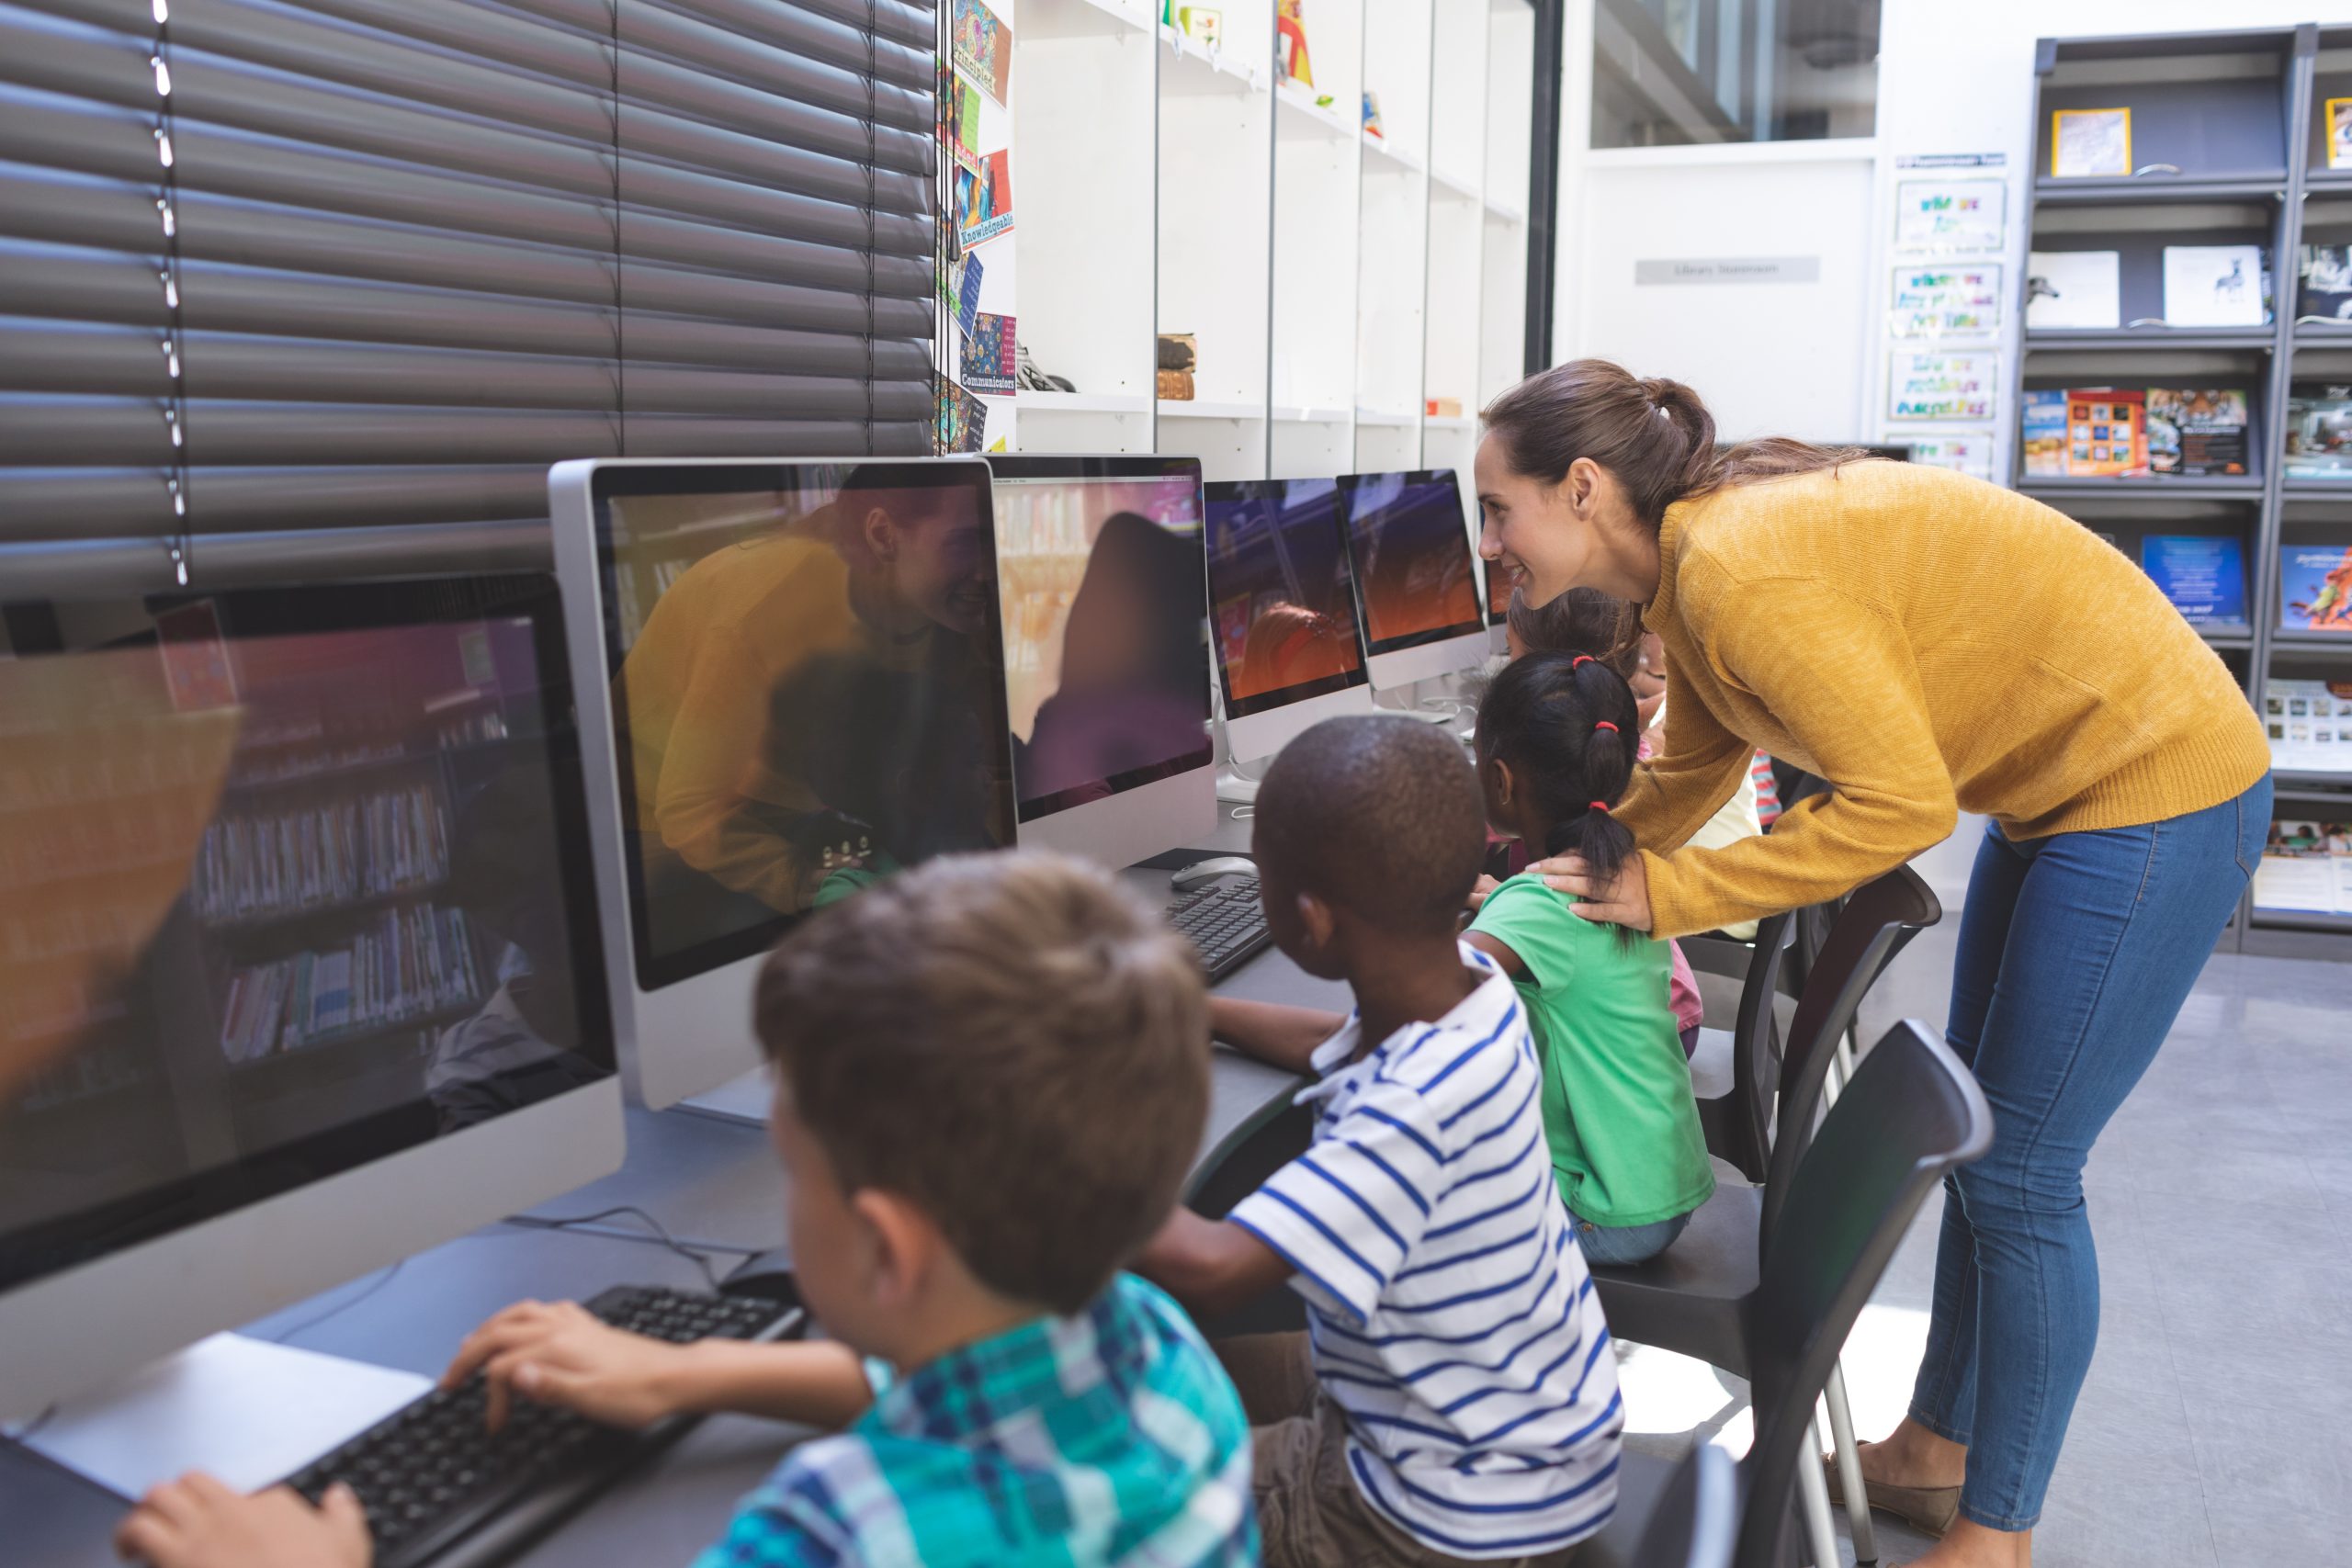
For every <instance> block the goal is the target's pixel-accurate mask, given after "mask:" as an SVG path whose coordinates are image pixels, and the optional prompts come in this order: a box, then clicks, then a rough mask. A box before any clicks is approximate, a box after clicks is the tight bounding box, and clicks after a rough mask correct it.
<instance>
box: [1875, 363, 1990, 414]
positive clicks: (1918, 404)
mask: <svg viewBox="0 0 2352 1568" xmlns="http://www.w3.org/2000/svg"><path fill="white" fill-rule="evenodd" d="M1889 358H1890V360H1891V362H1892V366H1891V373H1890V374H1889V375H1888V377H1887V379H1886V387H1887V400H1886V402H1887V409H1886V417H1887V418H1889V419H1893V420H1961V421H1966V420H1979V419H1991V418H1992V417H1993V400H1994V399H1995V397H1996V396H1997V395H1998V391H1997V389H1998V388H1999V386H2000V381H2001V378H2000V365H2001V356H2000V354H1999V353H1998V352H1997V351H1996V350H1994V349H1989V348H1987V349H1974V350H1968V351H1964V352H1962V353H1958V354H1896V355H1890V356H1889Z"/></svg>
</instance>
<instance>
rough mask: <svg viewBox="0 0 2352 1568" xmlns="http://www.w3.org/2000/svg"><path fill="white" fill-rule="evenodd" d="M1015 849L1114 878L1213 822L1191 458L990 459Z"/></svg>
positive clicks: (1196, 492) (1197, 495) (1195, 475)
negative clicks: (1023, 847)
mask: <svg viewBox="0 0 2352 1568" xmlns="http://www.w3.org/2000/svg"><path fill="white" fill-rule="evenodd" d="M989 469H990V471H991V472H992V473H993V474H994V476H995V485H996V560H997V573H998V582H999V585H1000V588H1001V618H1002V621H1003V626H1004V678H1005V707H1006V716H1007V720H1008V722H1009V724H1010V726H1011V729H1012V776H1013V783H1014V785H1015V795H1016V797H1017V800H1018V803H1019V817H1020V829H1019V838H1020V841H1021V842H1022V843H1023V844H1027V845H1044V846H1046V847H1049V848H1053V849H1058V850H1063V851H1066V852H1069V853H1071V854H1078V855H1084V856H1086V857H1087V858H1089V859H1091V860H1095V861H1098V862H1101V863H1103V864H1106V865H1109V866H1112V867H1114V868H1116V867H1121V866H1126V865H1130V864H1133V863H1135V862H1136V861H1140V860H1144V859H1147V858H1148V857H1150V856H1153V855H1157V854H1159V853H1161V852H1164V851H1167V850H1171V849H1177V848H1181V847H1182V846H1185V845H1194V844H1201V843H1204V842H1206V841H1207V840H1208V837H1209V835H1210V833H1211V832H1212V831H1214V830H1215V829H1216V750H1215V747H1214V745H1213V744H1212V742H1211V739H1210V733H1209V722H1210V710H1209V664H1208V646H1207V630H1206V628H1207V624H1208V621H1207V612H1208V589H1207V586H1206V582H1205V580H1204V572H1203V569H1202V563H1201V549H1202V546H1201V536H1202V526H1203V525H1202V518H1201V465H1200V460H1199V459H1198V458H1194V457H1031V456H1026V455H1023V456H1015V457H1002V456H992V457H989Z"/></svg>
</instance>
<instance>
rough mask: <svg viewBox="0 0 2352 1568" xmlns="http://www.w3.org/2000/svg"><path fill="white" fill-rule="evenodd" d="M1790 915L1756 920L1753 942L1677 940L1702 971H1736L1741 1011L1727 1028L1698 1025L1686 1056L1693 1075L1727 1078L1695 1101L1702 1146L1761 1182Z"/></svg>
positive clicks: (1791, 937) (1768, 1153)
mask: <svg viewBox="0 0 2352 1568" xmlns="http://www.w3.org/2000/svg"><path fill="white" fill-rule="evenodd" d="M1795 927H1796V919H1795V917H1794V916H1792V915H1774V916H1772V917H1771V918H1770V919H1765V920H1762V921H1759V922H1758V925H1757V928H1756V940H1755V941H1754V942H1733V941H1731V940H1730V939H1728V938H1722V939H1717V938H1705V939H1694V940H1691V941H1688V942H1683V943H1682V956H1683V957H1684V958H1685V959H1687V960H1689V962H1690V964H1691V968H1692V969H1693V970H1696V971H1699V972H1701V973H1703V974H1710V975H1722V976H1733V975H1737V976H1741V977H1742V980H1743V983H1742V985H1741V987H1740V993H1739V1014H1738V1017H1737V1019H1736V1021H1734V1022H1733V1024H1732V1027H1731V1028H1730V1029H1729V1030H1728V1031H1724V1030H1714V1029H1702V1030H1700V1031H1699V1046H1698V1049H1697V1051H1696V1052H1695V1053H1693V1055H1692V1056H1691V1076H1692V1077H1693V1078H1694V1079H1696V1078H1699V1077H1705V1078H1707V1079H1709V1080H1711V1081H1719V1082H1720V1081H1728V1084H1729V1088H1728V1089H1725V1090H1724V1093H1722V1094H1719V1095H1711V1096H1708V1097H1706V1098H1703V1099H1702V1100H1700V1101H1699V1128H1700V1131H1701V1132H1702V1133H1703V1134H1705V1135H1706V1139H1707V1152H1708V1153H1709V1154H1711V1155H1713V1156H1715V1157H1716V1158H1717V1159H1719V1160H1722V1161H1723V1162H1724V1164H1726V1165H1728V1166H1730V1167H1731V1168H1734V1169H1735V1170H1736V1171H1738V1172H1739V1173H1740V1175H1741V1176H1743V1177H1745V1178H1746V1179H1747V1180H1748V1181H1749V1182H1750V1183H1752V1184H1757V1185H1760V1184H1761V1183H1762V1182H1763V1180H1764V1172H1765V1168H1766V1167H1767V1166H1768V1164H1769V1163H1770V1158H1771V1147H1772V1124H1771V1121H1770V1114H1771V1103H1772V1100H1771V1095H1770V1091H1769V1089H1768V1088H1767V1087H1766V1086H1768V1085H1770V1084H1771V1083H1776V1082H1778V1081H1779V1073H1780V1068H1779V1061H1780V1051H1781V1044H1780V1028H1779V1019H1778V1017H1777V1015H1776V1014H1775V1013H1774V1011H1773V1007H1772V1004H1773V1001H1774V998H1777V997H1778V996H1779V995H1780V994H1781V975H1782V973H1783V971H1784V969H1785V967H1786V964H1787V959H1788V955H1789V945H1790V943H1791V942H1793V941H1794V940H1795V936H1796V930H1795Z"/></svg>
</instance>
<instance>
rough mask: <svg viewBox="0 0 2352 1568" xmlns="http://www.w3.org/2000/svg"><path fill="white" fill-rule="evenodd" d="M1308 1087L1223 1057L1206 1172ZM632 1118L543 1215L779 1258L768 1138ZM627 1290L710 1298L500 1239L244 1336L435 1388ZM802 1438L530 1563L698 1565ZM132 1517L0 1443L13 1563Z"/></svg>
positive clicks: (683, 1466)
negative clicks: (611, 1216)
mask: <svg viewBox="0 0 2352 1568" xmlns="http://www.w3.org/2000/svg"><path fill="white" fill-rule="evenodd" d="M1236 834H1237V826H1236V825H1232V824H1231V823H1230V821H1229V818H1228V825H1227V827H1226V828H1225V829H1223V830H1221V831H1220V833H1219V835H1218V837H1219V839H1220V840H1227V843H1228V847H1238V844H1235V843H1233V841H1232V840H1233V839H1234V837H1235V835H1236ZM1244 841H1246V838H1245V840H1244ZM1135 875H1136V877H1137V878H1138V879H1139V884H1138V885H1139V886H1157V887H1158V888H1159V891H1160V894H1161V896H1162V897H1164V896H1165V890H1166V886H1167V884H1166V882H1165V880H1164V878H1161V877H1154V878H1153V879H1152V881H1151V882H1148V883H1147V882H1143V881H1141V880H1140V879H1142V878H1144V877H1145V876H1147V875H1148V874H1143V873H1136V874H1135ZM1217 990H1218V991H1219V993H1220V994H1224V995H1229V996H1238V997H1248V998H1254V999H1259V1000H1270V1001H1271V1000H1279V1001H1288V1002H1296V1003H1299V1004H1301V1005H1305V1006H1328V1007H1333V1008H1340V1009H1344V1008H1345V1007H1346V1006H1347V1005H1348V1002H1347V999H1346V990H1345V988H1344V987H1340V986H1338V985H1336V984H1333V983H1330V982H1326V981H1318V980H1315V979H1312V978H1310V977H1309V976H1306V975H1305V974H1303V973H1301V972H1300V971H1299V970H1298V968H1297V967H1296V966H1295V965H1294V964H1291V963H1290V961H1289V960H1287V959H1285V958H1283V956H1282V955H1281V954H1280V953H1272V952H1269V953H1264V954H1261V956H1259V957H1258V958H1256V959H1253V960H1252V961H1251V962H1250V963H1249V964H1246V965H1244V966H1243V967H1242V968H1241V969H1240V970H1239V971H1238V972H1237V973H1236V974H1234V975H1233V976H1230V977H1228V978H1227V980H1226V981H1225V982H1224V983H1223V984H1222V985H1220V986H1219V987H1217ZM1294 1085H1295V1079H1293V1078H1292V1077H1290V1076H1289V1075H1288V1074H1285V1073H1283V1072H1280V1071H1278V1070H1276V1069H1274V1068H1271V1067H1267V1066H1263V1065H1261V1064H1259V1063H1256V1062H1252V1061H1250V1060H1248V1059H1246V1058H1244V1057H1241V1056H1238V1055H1234V1054H1233V1053H1232V1052H1230V1051H1228V1050H1227V1049H1225V1048H1224V1047H1222V1046H1220V1047H1218V1048H1217V1053H1216V1077H1215V1079H1214V1083H1213V1094H1212V1102H1211V1106H1210V1112H1209V1125H1208V1128H1207V1131H1206V1134H1205V1136H1204V1140H1203V1155H1204V1157H1205V1156H1213V1155H1214V1156H1221V1155H1222V1154H1223V1153H1226V1152H1229V1151H1230V1149H1231V1147H1232V1146H1234V1145H1237V1144H1238V1143H1239V1142H1240V1141H1242V1140H1243V1139H1245V1138H1246V1137H1247V1135H1248V1134H1249V1133H1250V1131H1252V1130H1254V1129H1255V1128H1256V1127H1257V1126H1259V1125H1261V1124H1262V1123H1263V1122H1265V1121H1266V1120H1267V1119H1268V1118H1269V1117H1271V1116H1272V1114H1273V1113H1274V1112H1275V1111H1278V1110H1279V1109H1280V1108H1281V1106H1282V1104H1283V1100H1284V1099H1285V1098H1286V1097H1287V1095H1288V1093H1289V1091H1290V1090H1291V1089H1292V1088H1293V1087H1294ZM623 1203H626V1204H633V1205H635V1206H637V1207H639V1208H641V1209H643V1210H645V1211H646V1212H647V1213H650V1214H652V1215H654V1216H655V1217H657V1218H658V1219H660V1221H661V1222H662V1224H663V1225H664V1226H666V1227H667V1228H668V1229H669V1230H670V1231H671V1232H672V1234H673V1235H676V1236H678V1237H679V1238H681V1239H682V1240H687V1241H695V1242H707V1243H712V1244H718V1245H722V1246H726V1247H738V1248H745V1249H751V1248H767V1247H777V1246H780V1245H782V1243H783V1239H784V1228H783V1214H784V1192H783V1187H782V1177H781V1176H780V1175H779V1174H778V1172H777V1169H776V1165H775V1157H774V1156H773V1155H772V1154H771V1153H770V1152H769V1149H768V1146H767V1135H766V1134H765V1132H764V1131H763V1130H762V1129H760V1128H758V1127H752V1126H746V1125H742V1124H740V1123H730V1122H721V1121H718V1120H716V1119H714V1118H710V1117H707V1116H700V1115H696V1114H695V1113H694V1112H691V1111H643V1110H639V1109H635V1108H632V1109H631V1110H630V1111H628V1161H627V1163H626V1164H625V1165H624V1166H623V1167H622V1168H621V1169H620V1170H619V1171H617V1172H616V1173H615V1174H614V1175H612V1176H610V1177H607V1178H605V1179H603V1180H601V1181H597V1182H594V1183H591V1184H590V1185H589V1186H587V1187H584V1188H582V1189H580V1190H578V1191H575V1192H571V1193H568V1194H566V1195H565V1196H564V1197H563V1198H561V1199H560V1200H557V1201H554V1202H551V1203H548V1204H546V1205H543V1206H542V1207H541V1208H540V1209H538V1210H537V1211H534V1213H537V1214H539V1215H541V1216H543V1217H555V1216H571V1215H581V1214H588V1213H594V1212H596V1211H597V1210H600V1209H605V1208H610V1207H612V1206H614V1205H616V1204H623ZM613 1224H615V1225H616V1226H627V1225H628V1224H630V1222H629V1221H628V1220H627V1219H616V1221H614V1222H613ZM721 1267H722V1268H723V1264H722V1265H721ZM619 1283H642V1284H668V1285H678V1286H684V1287H687V1288H690V1289H701V1288H704V1287H705V1283H706V1282H705V1280H703V1278H702V1276H701V1274H700V1272H699V1271H698V1270H697V1269H696V1268H695V1265H694V1264H692V1263H691V1262H689V1261H687V1260H686V1259H685V1258H680V1257H678V1256H677V1255H675V1254H674V1253H672V1252H670V1251H668V1250H667V1249H665V1248H663V1247H660V1246H656V1245H651V1244H650V1243H648V1242H640V1241H634V1240H628V1239H624V1238H622V1237H621V1236H618V1235H605V1234H594V1233H584V1232H581V1231H561V1232H557V1231H544V1230H537V1229H531V1228H527V1227H523V1226H516V1225H511V1224H494V1225H489V1226H485V1227H484V1228H482V1229H481V1230H479V1231H476V1232H474V1233H473V1234H471V1235H466V1236H462V1237H460V1238H458V1240H456V1241H453V1242H450V1243H448V1244H447V1245H446V1246H442V1247H435V1248H433V1249H431V1250H430V1251H427V1252H423V1253H420V1254H418V1255H417V1256H415V1257H413V1258H409V1259H407V1260H406V1261H405V1262H403V1263H401V1265H399V1266H398V1268H397V1269H391V1270H388V1271H385V1272H382V1273H379V1274H374V1275H370V1276H368V1278H366V1279H364V1280H355V1281H353V1282H352V1283H350V1284H348V1285H345V1286H343V1287H340V1288H339V1289H337V1290H334V1291H330V1292H324V1293H323V1294H322V1295H320V1296H318V1297H316V1298H315V1299H313V1300H311V1301H308V1302H304V1303H300V1304H298V1305H295V1306H292V1307H288V1309H286V1310H285V1311H284V1312H281V1313H277V1314H273V1315H272V1316H270V1317H267V1318H264V1319H262V1320H261V1321H260V1322H258V1323H254V1324H249V1325H246V1327H245V1330H244V1332H246V1333H249V1334H253V1335H255V1336H257V1337H263V1338H281V1337H282V1338H284V1339H285V1340H286V1341H287V1342H288V1343H290V1344H296V1345H300V1346H303V1347H305V1348H310V1349H314V1350H322V1351H325V1352H328V1353H329V1354H332V1355H338V1356H347V1357H349V1358H351V1359H355V1360H361V1361H371V1362H375V1363H377V1364H379V1365H381V1366H389V1367H398V1368H402V1369H405V1370H409V1371H419V1372H426V1373H434V1372H438V1371H440V1369H441V1368H442V1367H443V1366H444V1365H445V1364H446V1363H447V1359H448V1357H449V1355H450V1353H451V1352H452V1350H453V1349H454V1348H456V1346H457V1345H458V1341H459V1340H461V1339H462V1338H464V1337H465V1336H466V1334H467V1333H468V1332H469V1331H470V1330H471V1329H472V1328H473V1327H474V1325H476V1324H479V1323H480V1322H481V1320H482V1319H483V1318H485V1317H488V1316H489V1315H490V1314H492V1313H493V1312H496V1311H497V1310H498V1309H499V1308H501V1307H503V1306H505V1305H506V1304H508V1303H511V1302H514V1301H517V1300H520V1299H522V1298H524V1297H529V1296H537V1297H540V1298H564V1297H573V1298H581V1297H586V1296H589V1295H593V1294H594V1293H595V1292H597V1291H599V1290H602V1289H604V1288H605V1286H608V1285H613V1284H619ZM330 1312H332V1314H333V1315H331V1316H328V1315H322V1314H328V1313H330ZM803 1435H805V1434H803V1433H802V1432H801V1431H800V1430H799V1429H797V1428H794V1427H786V1426H780V1425H777V1424H775V1423H773V1422H764V1421H756V1420H752V1419H750V1418H748V1417H738V1416H722V1417H718V1418H714V1419H711V1420H707V1421H705V1422H704V1423H703V1424H702V1425H701V1426H699V1427H696V1428H695V1430H694V1431H693V1432H692V1433H691V1434H689V1435H688V1437H687V1438H686V1439H685V1440H684V1442H682V1443H680V1444H679V1445H677V1447H675V1448H673V1449H672V1450H669V1451H668V1452H667V1453H665V1454H663V1455H662V1458H661V1459H660V1460H659V1461H657V1462H655V1463H653V1464H651V1465H648V1466H646V1467H643V1468H642V1469H640V1470H639V1471H636V1472H632V1473H631V1474H630V1475H629V1476H628V1478H626V1479H625V1480H624V1481H622V1482H621V1483H619V1484H618V1485H616V1486H615V1487H614V1488H613V1489H612V1490H611V1491H610V1492H609V1493H607V1494H606V1495H605V1496H604V1497H602V1498H600V1499H599V1500H598V1501H597V1502H596V1503H594V1505H592V1506H590V1507H588V1508H587V1509H586V1510H584V1511H583V1512H582V1513H581V1514H579V1515H578V1516H576V1517H574V1518H572V1519H571V1522H570V1523H568V1524H567V1525H565V1526H564V1527H563V1528H562V1529H559V1530H557V1531H556V1532H555V1533H554V1534H552V1535H550V1536H548V1538H547V1539H546V1540H543V1541H541V1542H540V1543H539V1544H538V1545H537V1547H536V1548H535V1549H534V1550H533V1551H530V1552H528V1553H526V1555H525V1556H523V1557H522V1558H519V1559H517V1560H516V1561H517V1562H524V1563H528V1564H531V1565H533V1568H555V1565H558V1564H563V1565H567V1568H568V1565H573V1564H594V1563H603V1562H612V1563H627V1564H629V1565H630V1568H655V1565H659V1564H664V1563H685V1562H690V1561H691V1560H692V1559H693V1557H694V1556H695V1553H696V1552H698V1551H701V1549H702V1548H703V1547H705V1546H707V1545H708V1544H709V1543H710V1542H711V1541H712V1540H715V1539H717V1537H718V1532H719V1531H720V1529H722V1528H723V1527H724V1526H725V1524H726V1522H727V1519H728V1517H729V1514H731V1513H732V1512H733V1510H734V1507H735V1505H736V1502H737V1501H738V1500H739V1499H740V1498H741V1496H742V1495H743V1494H744V1493H746V1492H748V1491H750V1490H751V1489H752V1486H753V1485H755V1484H756V1483H758V1482H759V1480H760V1478H761V1477H762V1476H763V1475H764V1474H765V1473H766V1472H768V1471H769V1470H771V1469H772V1468H774V1466H775V1462H776V1460H777V1458H778V1456H779V1455H781V1454H782V1453H783V1451H784V1450H786V1448H787V1447H789V1446H790V1445H791V1443H792V1442H793V1441H794V1440H795V1439H796V1438H798V1437H800V1436H803ZM122 1511H123V1505H122V1503H121V1502H120V1501H119V1500H118V1499H117V1498H115V1497H114V1496H113V1495H111V1494H109V1493H107V1492H106V1491H105V1490H103V1489H102V1488H100V1487H97V1486H96V1485H94V1484H92V1483H89V1482H86V1481H84V1480H83V1479H81V1478H80V1477H79V1476H76V1475H74V1474H72V1473H70V1472H65V1471H62V1470H60V1469H57V1468H56V1467H54V1466H52V1465H51V1464H49V1463H48V1462H47V1461H44V1460H41V1459H40V1458H39V1457H37V1456H35V1455H33V1454H30V1453H28V1452H27V1451H26V1450H22V1449H20V1448H17V1447H16V1446H15V1445H13V1444H0V1519H5V1520H6V1521H7V1527H6V1536H7V1542H6V1548H5V1549H4V1550H0V1555H4V1556H5V1557H6V1561H8V1562H12V1563H13V1562H26V1563H38V1564H41V1565H43V1568H49V1565H51V1564H54V1565H56V1568H101V1565H112V1564H115V1562H116V1559H115V1557H114V1555H113V1553H112V1551H110V1550H109V1549H108V1548H107V1536H108V1534H109V1533H110V1532H111V1531H112V1529H114V1527H115V1525H116V1523H117V1522H118V1521H119V1519H120V1517H121V1516H122Z"/></svg>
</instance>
